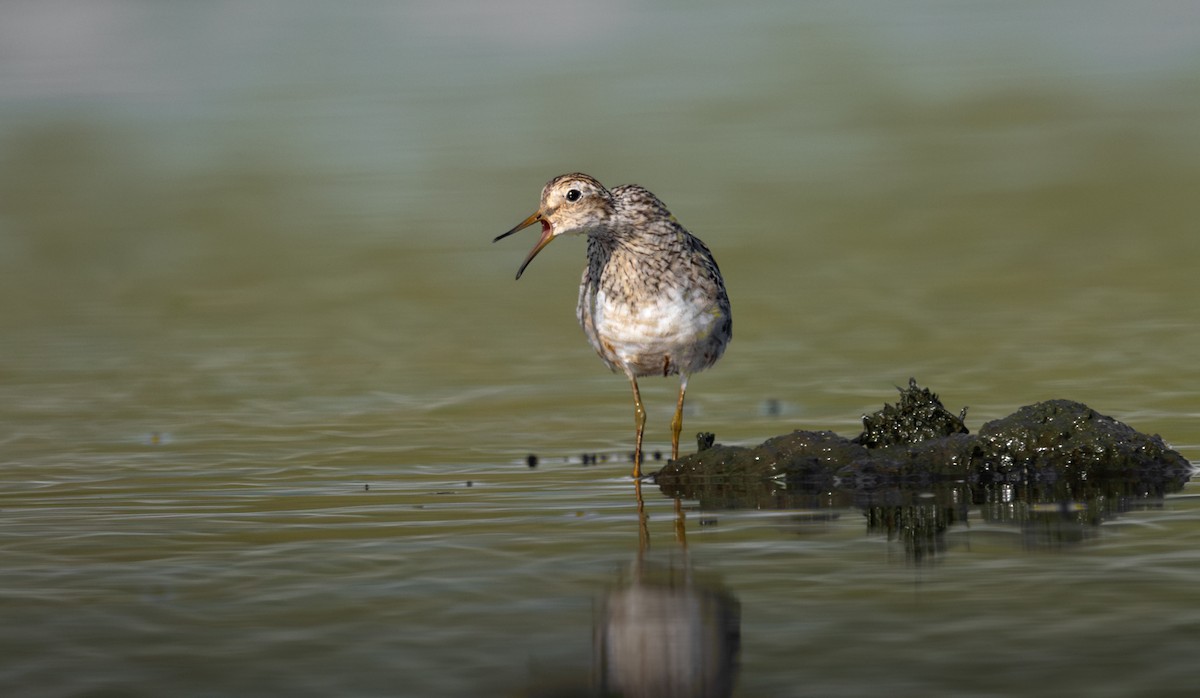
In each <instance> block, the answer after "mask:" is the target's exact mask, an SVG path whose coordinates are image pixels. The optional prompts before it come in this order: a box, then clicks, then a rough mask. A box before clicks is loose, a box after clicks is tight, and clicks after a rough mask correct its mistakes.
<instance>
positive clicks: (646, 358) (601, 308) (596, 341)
mask: <svg viewBox="0 0 1200 698" xmlns="http://www.w3.org/2000/svg"><path fill="white" fill-rule="evenodd" d="M581 290H582V289H581ZM589 291H590V292H589ZM579 321H580V324H581V325H582V327H583V330H584V333H585V334H586V335H587V337H588V341H590V342H591V344H592V347H593V348H595V350H596V353H598V354H599V355H600V358H601V359H603V360H604V361H605V363H607V364H608V365H609V367H610V368H612V369H613V370H614V371H616V370H620V371H622V372H624V373H628V374H631V375H634V376H650V375H660V376H664V375H671V374H675V373H681V372H682V373H684V374H690V373H694V372H696V371H700V370H702V369H705V368H707V367H708V366H710V365H712V363H713V362H714V361H716V360H717V358H718V357H719V356H720V355H721V353H722V352H723V351H724V348H725V347H724V344H723V342H722V340H721V338H720V337H716V336H714V330H715V329H716V327H717V326H718V324H719V323H720V322H722V321H723V317H722V312H721V310H720V308H719V307H718V306H717V305H716V304H715V303H713V302H712V301H711V299H706V298H704V297H703V296H702V294H699V293H688V292H686V291H680V290H671V291H668V292H666V293H662V294H655V295H653V296H650V297H647V298H645V300H644V301H643V302H641V303H628V302H616V301H614V300H612V299H610V298H608V297H607V295H606V294H605V293H604V291H602V290H600V289H596V288H592V289H589V290H583V293H582V294H581V297H580V305H579Z"/></svg>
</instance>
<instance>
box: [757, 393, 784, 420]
mask: <svg viewBox="0 0 1200 698" xmlns="http://www.w3.org/2000/svg"><path fill="white" fill-rule="evenodd" d="M760 411H761V412H762V414H763V415H764V416H766V417H778V416H779V415H780V414H782V413H783V403H781V402H780V401H779V400H778V399H777V398H773V397H769V398H767V399H766V400H763V403H762V407H761V408H760Z"/></svg>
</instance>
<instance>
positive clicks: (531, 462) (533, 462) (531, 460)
mask: <svg viewBox="0 0 1200 698" xmlns="http://www.w3.org/2000/svg"><path fill="white" fill-rule="evenodd" d="M525 464H526V465H528V466H529V467H531V468H536V467H537V464H538V457H537V455H536V454H533V453H530V454H529V455H528V456H527V457H526V458H525Z"/></svg>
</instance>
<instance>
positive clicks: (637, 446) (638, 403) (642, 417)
mask: <svg viewBox="0 0 1200 698" xmlns="http://www.w3.org/2000/svg"><path fill="white" fill-rule="evenodd" d="M629 383H630V384H631V385H632V386H633V421H634V424H636V425H637V440H636V441H635V442H634V445H633V477H634V478H639V477H641V476H642V434H643V433H645V431H646V408H645V407H644V406H643V405H642V393H641V392H640V391H639V390H638V384H637V378H636V377H634V376H632V375H630V376H629Z"/></svg>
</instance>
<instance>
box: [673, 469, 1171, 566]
mask: <svg viewBox="0 0 1200 698" xmlns="http://www.w3.org/2000/svg"><path fill="white" fill-rule="evenodd" d="M1181 487H1182V483H1181V482H1175V481H1169V482H1162V481H1157V480H1156V481H1146V480H1136V479H1128V478H1102V479H1092V478H1087V477H1077V478H1069V479H1062V478H1060V479H1057V480H1055V481H1051V482H1024V483H1008V482H992V483H988V484H980V483H966V482H942V483H933V484H924V485H922V486H913V487H899V486H897V487H885V488H877V489H856V490H838V489H830V488H827V487H822V486H819V485H814V486H811V487H808V486H804V485H803V484H799V485H798V484H797V483H795V482H793V483H789V484H785V483H783V482H781V481H778V480H754V479H750V478H740V479H737V480H720V481H714V482H712V483H703V482H696V481H693V482H691V483H689V484H688V485H687V486H686V487H680V486H674V485H666V484H664V485H662V486H661V490H662V492H663V494H665V495H666V496H668V497H674V498H680V497H683V498H687V499H694V500H696V501H697V502H698V503H699V508H700V510H701V511H703V512H707V513H706V514H705V516H712V515H713V514H715V513H717V512H720V511H722V510H731V509H742V508H754V509H768V508H769V509H777V510H787V509H797V510H803V511H804V512H805V513H804V514H803V515H801V514H799V513H798V514H797V518H796V523H797V524H802V523H804V522H807V521H810V520H811V518H812V516H813V512H814V510H816V511H821V510H825V511H831V510H837V509H858V510H860V511H861V512H862V514H863V516H864V518H865V519H866V528H867V532H868V533H874V534H880V535H886V536H887V537H888V538H889V540H895V541H898V542H900V543H901V544H903V546H904V550H905V554H906V557H907V558H908V559H909V560H910V561H913V562H922V561H926V560H929V559H932V558H933V557H935V556H937V555H940V554H943V553H945V552H947V550H948V546H947V537H946V536H947V533H949V532H951V531H954V530H960V531H962V532H964V533H966V532H970V529H971V528H972V527H973V526H974V527H976V529H977V531H976V532H978V533H981V534H982V532H983V531H992V532H995V531H1000V532H1005V531H1007V532H1012V533H1017V534H1018V536H1017V538H1015V539H1014V540H1019V541H1020V544H1021V545H1023V546H1025V547H1029V548H1039V549H1045V548H1059V547H1063V546H1069V545H1074V544H1078V543H1082V542H1085V541H1087V540H1089V539H1091V538H1094V537H1095V536H1096V535H1098V533H1099V526H1100V524H1102V523H1104V522H1106V521H1110V520H1113V519H1115V518H1117V517H1119V516H1121V515H1122V514H1125V513H1127V512H1129V511H1133V510H1138V509H1149V508H1159V507H1161V506H1162V502H1163V497H1164V496H1165V495H1166V494H1169V493H1171V492H1174V491H1178V490H1179V489H1180V488H1181ZM963 540H964V541H969V540H970V537H969V536H964V537H963Z"/></svg>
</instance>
